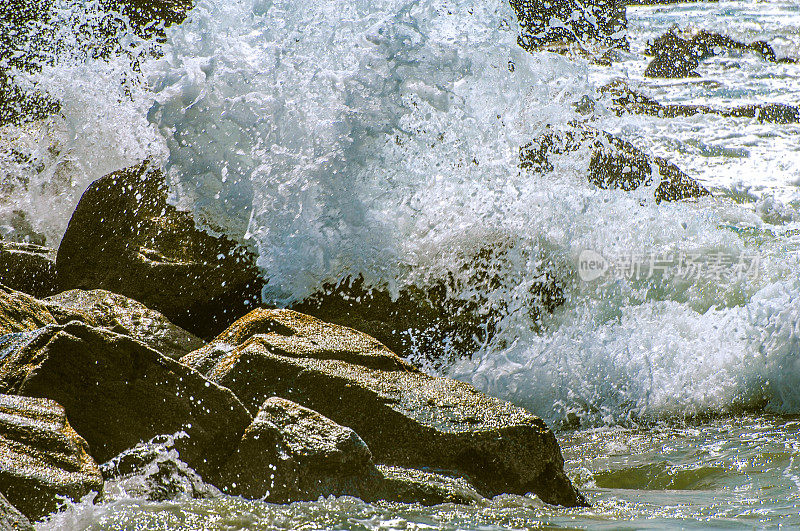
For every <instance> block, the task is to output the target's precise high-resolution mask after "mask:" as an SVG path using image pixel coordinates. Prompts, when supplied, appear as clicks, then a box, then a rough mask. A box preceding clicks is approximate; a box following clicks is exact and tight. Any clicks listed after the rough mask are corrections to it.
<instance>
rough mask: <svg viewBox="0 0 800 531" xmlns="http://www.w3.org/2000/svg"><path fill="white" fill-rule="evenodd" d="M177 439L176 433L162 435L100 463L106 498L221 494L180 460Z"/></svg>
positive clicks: (148, 498) (192, 496) (158, 499)
mask: <svg viewBox="0 0 800 531" xmlns="http://www.w3.org/2000/svg"><path fill="white" fill-rule="evenodd" d="M175 440H176V437H175V436H172V435H160V436H158V437H155V438H153V439H152V440H150V441H148V442H146V443H140V444H137V445H136V446H134V447H133V448H131V449H129V450H125V451H124V452H122V453H121V454H120V455H118V456H116V457H114V458H113V459H111V460H110V461H107V462H105V463H103V464H102V465H100V470H101V471H102V472H103V478H104V479H105V481H106V483H105V491H104V492H103V500H104V501H108V500H111V499H126V498H140V499H145V500H150V501H167V500H176V499H205V498H213V497H216V496H219V495H220V492H219V490H217V489H216V487H214V486H212V485H209V484H208V483H206V482H205V481H203V478H201V477H200V475H198V474H197V473H196V472H195V471H194V470H192V469H191V468H190V467H189V465H187V464H186V463H184V462H183V461H181V459H180V456H179V455H178V451H177V450H176V449H175Z"/></svg>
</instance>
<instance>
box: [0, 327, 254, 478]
mask: <svg viewBox="0 0 800 531" xmlns="http://www.w3.org/2000/svg"><path fill="white" fill-rule="evenodd" d="M26 336H27V337H25V338H24V340H23V341H18V342H17V344H16V345H14V346H13V348H11V349H6V351H5V356H4V357H3V359H2V360H0V362H1V363H0V392H3V393H9V394H15V395H23V396H32V397H43V398H50V399H52V400H55V401H56V402H58V403H59V404H61V405H62V406H64V408H65V409H66V411H67V415H69V418H70V422H71V424H72V425H73V427H74V428H75V430H76V431H77V432H78V433H80V434H81V436H83V437H84V438H85V439H86V441H87V442H88V443H89V446H90V449H91V455H92V456H93V457H94V458H95V459H96V460H97V461H99V462H105V461H106V460H108V459H110V458H112V457H114V456H116V455H117V454H119V453H120V452H122V451H124V450H126V449H128V448H130V447H132V446H134V445H136V444H137V443H139V442H141V441H147V440H149V439H152V438H153V437H154V436H156V435H161V434H172V433H176V432H178V431H179V430H184V431H185V432H186V433H188V434H189V437H188V438H185V439H181V440H180V443H179V444H178V445H177V446H178V449H179V452H180V455H181V458H182V459H183V460H184V461H186V462H187V463H188V464H189V465H190V466H192V467H193V468H194V469H195V470H197V471H198V472H200V473H201V474H202V473H204V472H205V471H208V470H210V469H213V468H215V467H216V466H219V465H220V464H221V463H222V462H223V461H224V460H225V459H226V458H227V456H228V454H229V453H230V452H231V451H232V450H233V448H234V446H235V444H236V442H237V441H238V440H239V438H240V437H241V434H242V433H243V432H244V430H245V428H247V426H248V425H249V424H250V421H251V417H250V415H249V414H248V412H247V411H246V410H245V409H244V407H243V406H242V404H241V403H240V402H239V400H237V399H236V397H235V396H234V395H233V394H232V393H231V392H230V391H229V390H228V389H224V388H221V387H219V386H217V385H215V384H213V383H211V382H209V381H208V380H206V379H205V378H203V377H202V376H201V375H200V374H198V373H197V372H195V371H193V370H192V369H190V368H188V367H186V366H184V365H181V364H180V363H178V362H176V361H174V360H171V359H170V358H167V357H166V356H163V355H161V354H159V353H158V352H156V351H154V350H152V349H150V348H149V347H147V346H145V345H144V344H142V343H140V342H138V341H135V340H134V339H132V338H130V337H128V336H123V335H119V334H114V333H113V332H109V331H107V330H103V329H99V328H93V327H90V326H87V325H86V324H84V323H81V322H78V321H73V322H70V323H67V324H66V325H49V326H46V327H44V328H41V329H39V330H37V331H34V332H28V333H27V334H26Z"/></svg>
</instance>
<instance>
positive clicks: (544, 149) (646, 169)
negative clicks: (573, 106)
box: [520, 127, 710, 203]
mask: <svg viewBox="0 0 800 531" xmlns="http://www.w3.org/2000/svg"><path fill="white" fill-rule="evenodd" d="M583 146H588V149H589V150H590V152H591V157H590V161H589V168H588V172H587V174H588V178H589V182H591V183H593V184H595V185H596V186H598V187H599V188H608V189H621V190H625V191H631V190H636V189H637V188H639V187H640V186H643V185H644V186H650V185H652V184H653V183H654V180H655V179H656V177H658V178H659V179H660V182H659V183H658V185H657V186H656V187H655V191H654V197H655V200H656V202H657V203H660V202H661V201H678V200H681V199H689V198H697V197H702V196H705V195H709V194H710V192H709V191H708V190H706V189H705V188H704V187H703V186H701V185H700V184H698V183H697V181H695V180H694V179H692V178H691V177H689V176H688V175H686V174H685V173H683V172H682V171H681V170H680V169H679V168H678V167H677V166H675V165H674V164H672V163H671V162H669V161H667V160H665V159H663V158H661V157H655V156H652V155H647V154H646V153H644V152H643V151H641V150H640V149H638V148H637V147H636V146H634V145H633V144H631V143H630V142H627V141H625V140H622V139H620V138H617V137H615V136H613V135H610V134H608V133H606V132H605V131H599V130H597V129H591V128H586V127H582V128H576V129H573V130H569V131H566V132H563V133H561V134H556V133H547V134H545V135H542V136H541V137H539V138H538V139H536V140H535V141H534V142H531V143H529V144H527V145H525V146H523V147H522V149H521V150H520V167H521V168H523V169H530V170H534V171H540V172H544V171H552V170H553V165H552V163H551V161H550V156H551V155H563V154H567V153H572V152H575V151H577V150H578V149H581V147H583ZM656 170H657V173H656Z"/></svg>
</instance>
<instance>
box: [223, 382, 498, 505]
mask: <svg viewBox="0 0 800 531" xmlns="http://www.w3.org/2000/svg"><path fill="white" fill-rule="evenodd" d="M212 478H213V481H214V482H215V483H216V484H217V485H218V486H220V488H222V490H223V491H225V492H227V493H229V494H233V495H238V496H244V497H246V498H252V499H264V500H266V501H269V502H273V503H287V502H293V501H308V500H316V499H318V498H319V497H320V496H345V495H349V496H357V497H359V498H361V499H363V500H365V501H378V500H387V501H395V502H401V503H421V504H423V505H435V504H439V503H462V504H463V503H471V502H473V501H477V500H480V499H483V498H482V496H481V495H480V494H478V493H477V492H476V491H475V489H474V488H473V487H472V486H471V485H470V484H469V483H468V482H467V481H466V480H464V479H463V478H451V477H447V476H444V475H441V474H435V473H431V472H423V471H421V470H414V469H407V468H401V467H394V466H386V465H379V466H375V464H374V463H373V461H372V454H371V452H370V450H369V448H368V447H367V445H366V443H364V441H363V440H362V439H361V437H359V436H358V435H357V434H356V433H355V432H354V431H353V430H351V429H350V428H345V427H344V426H340V425H339V424H336V423H335V422H333V421H332V420H330V419H328V418H327V417H325V416H323V415H321V414H319V413H317V412H316V411H312V410H310V409H307V408H304V407H303V406H300V405H298V404H296V403H294V402H291V401H289V400H284V399H282V398H277V397H272V398H269V399H267V400H266V401H265V402H264V404H263V405H262V406H261V408H260V410H259V412H258V414H257V415H256V418H255V420H254V421H253V424H251V425H250V427H249V428H248V429H247V431H246V432H245V434H244V437H243V438H242V441H241V442H240V444H239V447H238V448H237V449H236V452H234V454H233V455H232V456H231V458H230V460H229V461H228V462H227V463H226V464H225V465H224V466H223V467H222V468H221V469H220V470H219V471H218V472H217V473H216V474H215V475H213V476H212Z"/></svg>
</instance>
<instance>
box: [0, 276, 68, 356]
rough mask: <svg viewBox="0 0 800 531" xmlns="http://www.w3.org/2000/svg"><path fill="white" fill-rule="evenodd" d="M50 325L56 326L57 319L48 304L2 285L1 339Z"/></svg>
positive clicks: (0, 294)
mask: <svg viewBox="0 0 800 531" xmlns="http://www.w3.org/2000/svg"><path fill="white" fill-rule="evenodd" d="M49 324H56V319H55V317H53V314H51V313H50V309H49V308H48V307H47V305H46V304H44V303H43V302H42V301H40V300H38V299H35V298H34V297H31V296H30V295H28V294H26V293H22V292H20V291H14V290H12V289H10V288H7V287H6V286H3V285H2V284H0V337H2V336H3V335H5V334H13V333H16V332H26V331H29V330H36V329H37V328H41V327H43V326H46V325H49ZM0 341H1V340H0ZM0 348H2V344H0ZM0 360H2V356H1V355H0Z"/></svg>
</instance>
